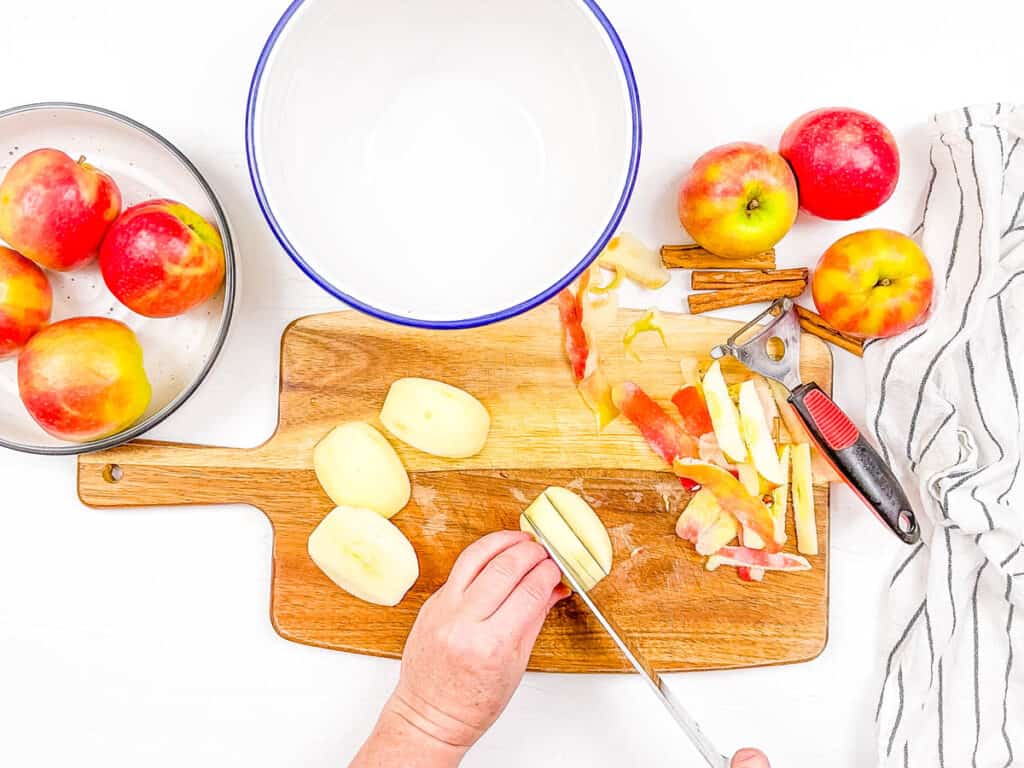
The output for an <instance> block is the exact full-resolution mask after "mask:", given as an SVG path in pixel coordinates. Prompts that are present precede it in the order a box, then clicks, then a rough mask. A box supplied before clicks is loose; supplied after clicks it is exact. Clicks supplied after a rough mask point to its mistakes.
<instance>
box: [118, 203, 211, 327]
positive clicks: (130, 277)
mask: <svg viewBox="0 0 1024 768" xmlns="http://www.w3.org/2000/svg"><path fill="white" fill-rule="evenodd" d="M100 270H101V272H102V273H103V280H104V281H105V282H106V284H107V287H108V288H109V289H110V292H111V293H113V294H114V296H116V297H117V299H118V301H120V302H121V303H122V304H124V305H125V306H126V307H128V308H129V309H131V310H132V311H134V312H138V313H139V314H140V315H146V316H147V317H173V316H174V315H180V314H181V313H182V312H186V311H187V310H189V309H191V308H192V307H194V306H196V305H197V304H201V303H202V302H204V301H206V300H207V299H209V298H210V297H211V296H213V294H214V293H216V292H217V289H218V288H220V285H221V283H222V282H223V281H224V245H223V243H222V242H221V239H220V233H218V232H217V228H216V227H214V226H213V225H212V224H210V222H208V221H207V220H206V219H204V218H203V217H202V216H200V215H199V214H198V213H196V212H195V211H193V210H192V209H191V208H189V207H188V206H186V205H183V204H182V203H177V202H175V201H173V200H148V201H146V202H144V203H139V204H138V205H133V206H132V207H131V208H129V209H128V210H126V211H125V212H124V213H123V214H122V215H121V216H120V218H118V220H117V221H115V222H114V224H113V226H112V227H111V228H110V231H109V232H108V233H107V236H106V238H104V240H103V246H102V248H101V249H100Z"/></svg>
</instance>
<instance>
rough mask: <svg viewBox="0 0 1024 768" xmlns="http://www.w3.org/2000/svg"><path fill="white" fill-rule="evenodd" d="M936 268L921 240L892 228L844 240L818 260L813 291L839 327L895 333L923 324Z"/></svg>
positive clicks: (867, 231) (828, 317) (876, 334)
mask: <svg viewBox="0 0 1024 768" xmlns="http://www.w3.org/2000/svg"><path fill="white" fill-rule="evenodd" d="M932 286H933V280H932V268H931V265H930V264H929V263H928V259H927V258H926V257H925V255H924V252H923V251H922V250H921V249H920V248H919V247H918V245H917V243H915V242H914V241H913V240H911V239H910V238H909V237H907V236H906V235H903V234H901V233H899V232H894V231H892V230H891V229H865V230H863V231H861V232H854V233H853V234H852V235H847V236H846V237H843V238H840V239H839V240H837V241H836V242H835V243H833V244H832V245H831V246H830V247H829V249H828V250H827V251H825V253H824V254H823V255H822V257H821V259H820V260H819V261H818V266H817V268H816V269H815V270H814V276H813V277H812V278H811V292H812V294H813V295H814V303H815V305H816V306H817V307H818V312H819V313H820V314H821V316H822V317H823V318H825V320H826V322H828V323H829V324H830V325H831V326H832V327H834V328H836V329H837V330H840V331H843V332H844V333H849V334H851V335H853V336H859V337H862V338H873V337H880V336H896V335H897V334H900V333H903V332H904V331H906V330H907V329H908V328H912V327H913V326H915V325H917V324H918V323H920V322H921V321H922V320H923V319H924V317H925V315H926V314H927V313H928V307H929V306H930V305H931V301H932Z"/></svg>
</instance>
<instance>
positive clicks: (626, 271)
mask: <svg viewBox="0 0 1024 768" xmlns="http://www.w3.org/2000/svg"><path fill="white" fill-rule="evenodd" d="M597 265H598V266H599V267H603V268H604V269H614V270H615V271H616V272H619V273H621V274H623V275H625V276H626V277H628V278H629V279H630V280H632V281H633V282H635V283H637V284H638V285H640V286H642V287H644V288H661V287H662V286H663V285H665V284H666V283H667V282H668V281H669V277H670V274H669V271H668V270H667V269H666V268H665V265H664V264H662V263H661V257H660V256H659V255H658V254H657V253H655V252H654V251H652V250H651V249H650V248H648V247H647V246H646V245H644V244H643V243H642V242H641V241H640V240H639V238H637V237H636V236H635V235H631V234H629V233H627V232H623V233H620V234H618V235H616V236H615V237H613V238H612V239H611V240H609V241H608V245H606V246H605V247H604V250H602V251H601V255H600V256H598V257H597Z"/></svg>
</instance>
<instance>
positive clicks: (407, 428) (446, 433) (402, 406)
mask: <svg viewBox="0 0 1024 768" xmlns="http://www.w3.org/2000/svg"><path fill="white" fill-rule="evenodd" d="M380 420H381V422H382V423H383V424H384V426H385V427H387V429H388V431H389V432H390V433H391V434H393V435H394V436H395V437H397V438H398V439H399V440H401V441H402V442H403V443H406V444H408V445H411V446H412V447H413V448H417V449H419V450H421V451H423V452H424V453H429V454H430V455H431V456H442V457H444V458H448V459H461V458H466V457H468V456H475V455H476V454H478V453H480V451H482V450H483V447H484V443H485V442H487V433H488V432H489V431H490V428H491V416H490V414H489V413H487V409H486V408H484V406H483V403H481V402H480V401H479V400H477V399H476V398H475V397H473V396H472V395H471V394H469V393H468V392H466V391H465V390H462V389H459V388H458V387H453V386H452V385H451V384H445V383H444V382H443V381H434V380H433V379H419V378H407V379H399V380H398V381H396V382H394V383H393V384H392V385H391V388H390V389H388V394H387V397H385V398H384V406H383V407H382V408H381V410H380Z"/></svg>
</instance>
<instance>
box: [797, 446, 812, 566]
mask: <svg viewBox="0 0 1024 768" xmlns="http://www.w3.org/2000/svg"><path fill="white" fill-rule="evenodd" d="M791 461H792V463H793V523H794V524H795V527H796V549H797V552H800V553H801V554H804V555H816V554H818V523H817V521H816V520H815V519H814V486H813V483H812V474H811V446H810V445H808V444H807V443H797V444H796V445H794V446H792V458H791Z"/></svg>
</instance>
